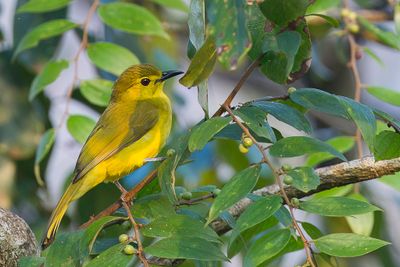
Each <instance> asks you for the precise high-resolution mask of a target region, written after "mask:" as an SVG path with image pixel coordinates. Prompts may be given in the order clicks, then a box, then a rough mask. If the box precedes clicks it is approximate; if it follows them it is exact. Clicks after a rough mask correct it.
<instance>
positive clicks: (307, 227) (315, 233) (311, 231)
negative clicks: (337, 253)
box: [301, 222, 324, 239]
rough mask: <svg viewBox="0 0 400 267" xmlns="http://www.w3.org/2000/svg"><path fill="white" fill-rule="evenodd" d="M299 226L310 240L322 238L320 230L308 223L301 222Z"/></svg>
mask: <svg viewBox="0 0 400 267" xmlns="http://www.w3.org/2000/svg"><path fill="white" fill-rule="evenodd" d="M301 226H302V227H303V229H304V231H306V233H307V234H308V235H309V236H310V237H311V238H312V239H317V238H320V237H321V236H323V235H324V234H323V233H322V232H321V230H319V229H318V227H316V226H315V225H313V224H311V223H308V222H302V223H301Z"/></svg>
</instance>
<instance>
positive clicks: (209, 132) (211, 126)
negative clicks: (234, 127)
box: [189, 117, 231, 152]
mask: <svg viewBox="0 0 400 267" xmlns="http://www.w3.org/2000/svg"><path fill="white" fill-rule="evenodd" d="M230 121H231V118H230V117H215V118H211V119H209V120H206V121H205V122H203V123H201V124H200V125H198V126H196V127H195V128H194V129H193V130H192V133H191V135H190V138H189V151H190V152H193V151H196V150H200V149H203V147H204V146H205V145H206V144H207V143H208V142H209V141H210V140H211V138H213V137H214V135H216V134H217V133H218V132H219V131H221V130H222V129H223V128H225V127H226V126H227V125H228V124H229V122H230Z"/></svg>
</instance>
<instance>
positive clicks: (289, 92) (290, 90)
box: [287, 87, 296, 95]
mask: <svg viewBox="0 0 400 267" xmlns="http://www.w3.org/2000/svg"><path fill="white" fill-rule="evenodd" d="M287 92H288V94H289V95H290V94H291V93H294V92H296V88H294V87H289V88H288V89H287Z"/></svg>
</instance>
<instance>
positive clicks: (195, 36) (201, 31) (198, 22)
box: [188, 0, 206, 50]
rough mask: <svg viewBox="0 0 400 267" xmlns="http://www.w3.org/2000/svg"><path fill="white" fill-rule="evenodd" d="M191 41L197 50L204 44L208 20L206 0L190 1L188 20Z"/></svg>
mask: <svg viewBox="0 0 400 267" xmlns="http://www.w3.org/2000/svg"><path fill="white" fill-rule="evenodd" d="M188 26H189V40H190V42H191V43H192V44H193V46H194V48H195V49H196V50H199V49H200V48H201V46H202V45H203V44H204V41H205V36H206V19H205V6H204V0H196V1H190V11H189V18H188Z"/></svg>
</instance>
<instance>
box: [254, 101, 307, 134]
mask: <svg viewBox="0 0 400 267" xmlns="http://www.w3.org/2000/svg"><path fill="white" fill-rule="evenodd" d="M251 105H252V106H254V107H257V108H259V109H261V110H263V111H265V112H267V113H269V114H271V115H272V116H274V117H275V118H276V119H278V120H280V121H282V122H284V123H286V124H289V125H290V126H292V127H294V128H296V129H297V130H300V131H303V132H306V133H311V131H312V129H311V125H310V122H309V121H308V120H307V119H306V117H304V115H303V114H302V113H301V112H300V111H298V110H297V109H294V108H292V107H290V106H288V105H285V104H282V103H278V102H269V101H260V102H254V103H252V104H251Z"/></svg>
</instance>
